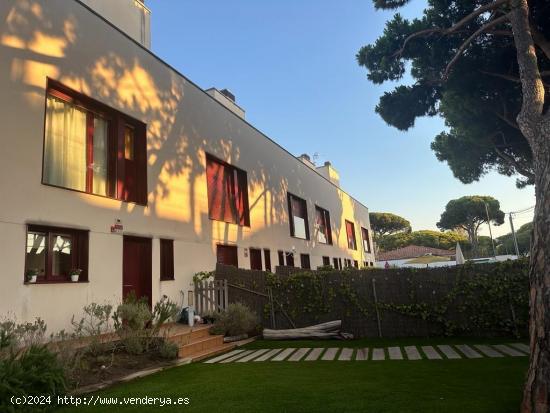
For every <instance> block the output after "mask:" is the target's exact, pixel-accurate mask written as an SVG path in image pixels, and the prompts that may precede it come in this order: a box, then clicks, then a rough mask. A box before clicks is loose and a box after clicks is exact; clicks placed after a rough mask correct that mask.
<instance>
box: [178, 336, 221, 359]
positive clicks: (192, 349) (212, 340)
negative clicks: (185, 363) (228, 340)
mask: <svg viewBox="0 0 550 413" xmlns="http://www.w3.org/2000/svg"><path fill="white" fill-rule="evenodd" d="M223 344H224V343H223V336H221V335H220V336H208V337H201V338H199V339H196V340H191V342H190V343H188V344H185V345H183V346H181V347H180V349H179V352H178V357H180V358H184V357H192V356H193V355H194V354H196V353H201V352H203V351H206V350H209V349H213V348H216V347H221V346H222V345H223Z"/></svg>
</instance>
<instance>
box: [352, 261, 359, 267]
mask: <svg viewBox="0 0 550 413" xmlns="http://www.w3.org/2000/svg"><path fill="white" fill-rule="evenodd" d="M353 266H354V267H355V268H359V262H358V261H357V260H353Z"/></svg>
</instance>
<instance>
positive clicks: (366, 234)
mask: <svg viewBox="0 0 550 413" xmlns="http://www.w3.org/2000/svg"><path fill="white" fill-rule="evenodd" d="M361 236H362V238H363V250H364V251H365V252H368V253H370V252H371V248H370V238H369V230H368V229H366V228H363V227H361ZM365 242H366V243H367V245H366V246H367V248H365Z"/></svg>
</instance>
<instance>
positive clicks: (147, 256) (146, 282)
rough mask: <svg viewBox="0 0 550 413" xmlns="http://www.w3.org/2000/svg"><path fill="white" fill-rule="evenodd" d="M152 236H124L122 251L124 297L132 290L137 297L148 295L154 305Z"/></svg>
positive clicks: (150, 302)
mask: <svg viewBox="0 0 550 413" xmlns="http://www.w3.org/2000/svg"><path fill="white" fill-rule="evenodd" d="M151 241H152V240H151V238H141V237H133V236H128V235H125V236H124V241H123V252H122V298H123V299H126V297H127V296H128V294H130V293H131V292H132V291H133V292H134V294H135V295H136V297H137V298H142V297H147V302H148V303H149V306H150V307H151V306H152V298H151V292H152V278H153V274H152V242H151Z"/></svg>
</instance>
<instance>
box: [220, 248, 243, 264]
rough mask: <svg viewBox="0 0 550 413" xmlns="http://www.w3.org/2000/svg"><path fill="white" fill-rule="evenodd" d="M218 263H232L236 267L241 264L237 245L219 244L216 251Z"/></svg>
mask: <svg viewBox="0 0 550 413" xmlns="http://www.w3.org/2000/svg"><path fill="white" fill-rule="evenodd" d="M216 257H217V261H216V262H217V263H218V264H225V265H232V266H234V267H238V266H239V259H238V256H237V247H236V246H233V245H218V248H217V251H216Z"/></svg>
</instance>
